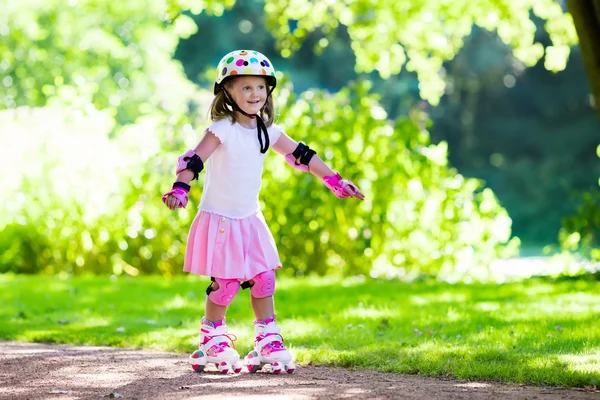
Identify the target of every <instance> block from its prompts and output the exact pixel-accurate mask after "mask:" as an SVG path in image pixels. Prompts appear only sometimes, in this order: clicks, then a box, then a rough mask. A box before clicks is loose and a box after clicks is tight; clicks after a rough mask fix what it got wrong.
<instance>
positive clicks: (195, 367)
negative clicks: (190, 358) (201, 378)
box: [192, 364, 204, 372]
mask: <svg viewBox="0 0 600 400" xmlns="http://www.w3.org/2000/svg"><path fill="white" fill-rule="evenodd" d="M192 369H193V370H194V371H195V372H202V371H204V365H197V364H192Z"/></svg>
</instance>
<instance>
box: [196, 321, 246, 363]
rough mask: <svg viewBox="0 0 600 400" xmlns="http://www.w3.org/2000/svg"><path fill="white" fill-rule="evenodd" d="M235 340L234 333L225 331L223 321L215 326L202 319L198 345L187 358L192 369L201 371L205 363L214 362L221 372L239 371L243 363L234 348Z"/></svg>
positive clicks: (225, 327)
mask: <svg viewBox="0 0 600 400" xmlns="http://www.w3.org/2000/svg"><path fill="white" fill-rule="evenodd" d="M235 340H237V337H236V336H235V335H232V334H229V333H227V326H226V325H225V323H223V324H222V325H220V326H218V327H217V328H215V327H214V326H213V324H212V322H210V321H208V320H202V328H201V329H200V346H198V350H196V351H194V352H193V353H192V354H191V355H190V358H189V361H190V364H192V369H193V370H194V371H196V372H202V371H204V368H205V367H206V365H207V364H215V366H216V367H217V369H218V370H219V372H220V373H222V374H227V373H228V372H229V371H230V370H231V371H233V372H235V373H240V372H241V371H242V366H243V364H242V363H241V361H240V355H239V354H238V352H237V351H236V350H235V344H234V343H233V342H234V341H235Z"/></svg>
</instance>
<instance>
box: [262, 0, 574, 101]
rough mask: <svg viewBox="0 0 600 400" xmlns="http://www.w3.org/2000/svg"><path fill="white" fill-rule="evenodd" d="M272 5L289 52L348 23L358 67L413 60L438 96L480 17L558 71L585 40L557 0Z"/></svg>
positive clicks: (425, 87) (424, 87) (383, 67)
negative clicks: (445, 71)
mask: <svg viewBox="0 0 600 400" xmlns="http://www.w3.org/2000/svg"><path fill="white" fill-rule="evenodd" d="M265 12H266V14H267V23H268V25H269V27H270V28H271V30H272V31H273V34H274V36H275V38H276V39H277V42H278V45H279V46H280V48H281V54H282V55H283V56H284V57H286V56H290V55H291V54H292V52H293V51H295V50H297V49H298V48H299V47H300V44H301V43H302V41H303V40H304V39H305V37H306V36H307V35H308V34H309V33H311V32H313V31H315V30H318V29H320V30H321V31H322V33H323V35H324V37H323V38H322V39H321V40H320V41H319V42H318V46H319V47H326V46H327V45H328V43H329V39H328V36H331V35H333V34H334V32H335V30H336V29H337V28H338V26H339V25H340V24H342V25H344V26H346V27H347V29H348V34H349V35H350V38H351V40H352V49H353V50H354V53H355V54H356V69H357V71H358V72H370V71H374V70H376V71H378V72H379V74H380V75H381V76H382V77H384V78H387V77H389V76H390V75H392V74H398V73H399V72H400V70H401V68H402V66H403V65H404V64H405V63H406V66H407V68H408V70H410V71H415V72H416V73H417V75H418V77H419V81H420V84H419V88H420V91H421V96H422V97H423V98H424V99H426V100H428V101H429V102H430V103H432V104H437V102H438V101H439V99H440V97H441V96H442V94H443V93H444V88H445V82H444V79H443V76H442V75H441V74H440V72H441V70H442V64H443V63H444V62H445V61H448V60H451V59H452V58H453V57H454V56H455V55H456V54H457V53H458V51H459V50H460V48H461V47H462V46H463V38H464V37H465V36H468V35H469V34H470V32H471V28H472V26H473V24H476V25H479V26H481V27H483V28H485V29H488V30H495V31H496V32H497V33H498V35H499V36H500V38H501V39H502V40H503V41H504V43H506V44H507V45H509V46H511V47H512V48H513V52H514V54H515V56H516V57H517V58H518V59H519V60H521V61H523V62H524V63H525V64H526V65H528V66H533V65H535V64H536V63H537V61H538V60H540V59H541V58H542V57H543V56H544V52H545V53H546V58H545V66H546V68H548V69H549V70H553V71H560V70H563V69H564V68H565V66H566V61H567V59H568V56H569V52H570V46H571V45H573V44H575V43H577V35H576V32H575V28H574V26H573V21H572V19H571V16H570V15H569V14H565V13H564V12H563V10H562V9H561V7H560V5H559V4H558V2H556V1H555V0H527V1H510V0H494V1H489V0H478V1H473V0H460V1H456V0H454V1H447V0H436V1H431V0H416V1H410V2H398V1H396V2H394V1H390V2H383V1H381V2H373V1H371V0H357V1H352V2H346V1H342V0H337V1H336V0H332V1H322V2H313V1H310V0H265ZM531 12H532V13H533V14H534V15H536V16H537V17H539V18H541V19H543V20H545V21H546V30H547V31H548V33H549V35H550V39H551V41H552V44H551V45H550V46H547V47H546V48H544V46H543V45H542V44H541V43H536V42H535V41H534V35H535V31H536V27H535V24H534V22H533V21H532V20H531V16H530V13H531Z"/></svg>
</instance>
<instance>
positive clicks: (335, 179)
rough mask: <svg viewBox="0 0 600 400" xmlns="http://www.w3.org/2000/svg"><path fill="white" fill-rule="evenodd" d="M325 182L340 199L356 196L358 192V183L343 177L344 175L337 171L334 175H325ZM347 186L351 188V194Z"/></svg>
mask: <svg viewBox="0 0 600 400" xmlns="http://www.w3.org/2000/svg"><path fill="white" fill-rule="evenodd" d="M323 183H324V184H325V186H327V187H328V188H329V190H331V191H332V192H333V193H334V194H335V195H336V196H337V197H338V198H340V199H344V198H346V197H350V196H355V195H356V193H358V188H357V187H356V185H355V184H354V183H352V182H350V181H349V180H346V179H342V176H341V175H340V174H338V173H337V172H336V174H335V175H333V176H326V177H324V178H323ZM346 188H348V189H349V190H350V192H351V194H350V193H348V191H347V190H346Z"/></svg>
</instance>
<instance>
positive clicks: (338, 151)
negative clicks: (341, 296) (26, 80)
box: [0, 82, 517, 279]
mask: <svg viewBox="0 0 600 400" xmlns="http://www.w3.org/2000/svg"><path fill="white" fill-rule="evenodd" d="M291 93H292V92H291V90H290V89H289V87H288V88H287V89H283V90H282V92H281V96H280V98H279V102H280V104H279V110H280V118H279V123H280V124H282V125H283V126H284V127H287V128H289V129H288V131H289V134H290V136H292V137H293V138H295V139H296V140H302V141H304V142H306V143H308V144H309V145H310V146H311V147H313V148H314V149H316V150H317V151H318V153H319V155H320V156H321V157H322V158H323V159H324V160H325V161H326V162H328V163H329V164H330V165H332V166H333V167H334V169H336V170H338V171H340V172H341V174H342V175H343V176H345V177H347V178H348V179H351V180H353V181H354V182H355V183H357V185H358V186H359V187H360V188H361V190H362V191H363V192H364V193H365V194H366V200H365V201H364V202H359V201H357V200H355V199H346V200H344V201H341V200H339V199H337V198H336V197H335V196H334V195H333V194H332V193H330V192H329V191H328V190H327V189H326V188H325V186H324V185H322V183H321V182H319V181H318V180H317V179H314V177H313V176H312V175H310V174H305V173H300V172H299V171H296V170H294V169H292V168H290V167H288V166H287V164H286V163H285V161H284V159H283V157H281V156H278V155H275V153H271V154H269V156H268V157H267V161H266V164H265V174H264V179H263V191H262V205H263V209H264V214H265V218H266V219H267V222H268V223H269V225H270V227H271V229H272V231H273V233H274V236H275V238H276V240H277V242H278V246H279V250H280V253H281V257H282V261H283V263H284V267H285V268H284V271H286V272H287V273H289V274H294V273H295V274H307V273H312V272H314V273H318V274H326V273H337V274H343V275H355V274H369V275H371V276H374V277H387V278H393V277H404V278H406V277H408V278H410V277H415V276H418V275H421V274H428V275H439V276H441V277H445V278H450V277H454V278H455V279H457V278H464V277H466V276H471V277H476V278H480V279H485V278H486V277H487V271H488V269H487V266H488V264H489V262H491V261H492V260H493V259H494V258H496V257H498V256H502V255H503V254H505V253H506V252H507V251H511V250H512V249H514V247H515V245H516V244H517V243H516V242H515V241H510V242H509V237H510V223H511V221H510V218H509V217H508V216H507V214H506V211H505V210H504V209H503V208H502V207H500V205H499V204H498V202H497V200H496V198H495V196H494V194H493V193H492V192H491V190H489V189H485V188H484V187H483V185H482V183H481V182H480V181H477V180H474V179H465V178H463V177H462V176H461V175H459V174H458V173H457V172H456V171H455V170H454V169H452V168H449V167H448V165H447V149H446V145H445V143H440V144H438V145H432V144H431V143H430V141H429V134H428V132H427V131H426V130H425V129H424V127H423V126H422V125H423V122H424V121H423V116H422V115H420V114H419V113H416V114H415V115H414V116H413V117H412V118H402V119H398V120H397V121H394V122H391V121H389V120H387V119H386V113H385V111H384V110H383V109H382V108H381V106H380V105H379V103H378V102H377V97H376V96H375V95H373V94H370V93H369V86H368V84H366V83H360V82H359V83H356V84H354V85H352V86H350V87H349V88H348V89H345V90H343V91H341V92H339V93H336V94H333V95H330V94H328V93H326V92H322V91H308V92H305V93H303V94H302V95H301V96H300V97H299V99H296V98H295V97H294V96H293V95H292V94H291ZM186 122H187V119H186V118H183V117H182V118H181V120H179V121H175V122H173V121H171V120H170V119H169V118H166V117H160V116H148V117H146V118H143V119H140V120H138V121H137V123H135V124H132V125H128V126H126V127H124V128H122V129H118V130H116V134H115V135H114V138H112V139H111V138H110V135H109V134H110V133H111V132H112V131H113V130H114V126H113V125H114V120H113V119H112V118H111V117H109V116H108V115H107V114H105V113H102V112H92V113H89V114H87V115H83V114H81V113H77V112H70V111H68V110H65V109H52V108H37V109H29V108H20V109H17V110H13V111H4V112H2V113H0V123H2V125H3V126H4V127H6V132H7V133H8V135H4V136H3V137H2V141H6V143H0V149H1V150H0V152H2V153H3V154H2V157H1V158H2V160H3V162H4V163H6V165H4V166H3V168H2V170H3V171H10V174H7V175H6V176H4V177H3V179H2V191H1V194H0V196H1V197H2V199H1V200H2V203H1V204H2V205H1V206H0V207H2V212H1V216H0V229H2V235H1V239H0V253H1V254H2V256H1V257H0V272H7V271H13V272H17V273H19V272H21V273H35V272H45V273H58V272H67V273H72V274H79V273H82V272H91V273H116V274H121V273H128V274H131V275H137V274H139V273H161V274H163V275H170V274H177V273H180V272H181V269H182V268H181V267H182V264H183V252H184V248H185V242H186V236H187V231H188V227H189V225H190V224H191V221H192V219H193V217H194V212H195V210H194V208H195V207H196V206H197V205H198V203H199V196H200V193H201V184H200V185H199V186H200V187H198V185H196V186H195V187H194V189H193V190H192V193H191V201H190V204H189V205H188V208H187V209H186V210H180V211H178V212H171V211H169V210H168V209H167V208H166V207H164V205H163V204H162V202H161V200H160V194H161V193H162V192H164V191H165V190H167V189H168V188H169V187H170V184H171V182H172V180H173V164H174V161H175V159H176V157H177V156H178V155H179V154H180V153H181V152H183V151H184V150H185V149H186V148H189V147H192V146H194V145H195V143H197V141H198V140H199V138H200V134H199V133H198V132H197V131H195V130H194V129H192V128H191V125H189V124H186ZM201 130H202V128H200V129H199V131H201ZM184 136H185V139H184V138H183V137H184ZM9 142H10V144H9ZM184 142H185V143H184ZM12 143H16V145H14V144H12ZM209 163H210V161H209ZM507 244H509V246H508V247H506V245H507Z"/></svg>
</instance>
